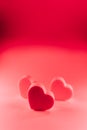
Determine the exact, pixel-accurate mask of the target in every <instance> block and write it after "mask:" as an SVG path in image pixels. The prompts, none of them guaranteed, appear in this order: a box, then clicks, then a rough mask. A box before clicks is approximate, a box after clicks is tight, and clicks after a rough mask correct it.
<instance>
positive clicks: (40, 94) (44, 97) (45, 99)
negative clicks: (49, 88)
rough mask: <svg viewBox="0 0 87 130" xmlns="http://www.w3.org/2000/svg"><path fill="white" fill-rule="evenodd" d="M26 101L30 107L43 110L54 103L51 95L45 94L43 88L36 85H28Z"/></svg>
mask: <svg viewBox="0 0 87 130" xmlns="http://www.w3.org/2000/svg"><path fill="white" fill-rule="evenodd" d="M28 101H29V103H30V107H31V108H32V109H33V110H36V111H45V110H48V109H50V108H52V106H53V105H54V98H53V96H52V95H50V94H46V92H45V90H44V89H43V88H42V87H40V86H38V85H33V86H32V87H30V89H29V91H28Z"/></svg>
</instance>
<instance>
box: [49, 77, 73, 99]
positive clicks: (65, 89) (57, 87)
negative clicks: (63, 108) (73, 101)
mask: <svg viewBox="0 0 87 130" xmlns="http://www.w3.org/2000/svg"><path fill="white" fill-rule="evenodd" d="M51 91H52V92H53V93H54V96H55V100H58V101H66V100H68V99H70V98H71V97H72V95H73V89H72V87H71V85H69V84H66V83H65V80H64V79H63V78H55V79H54V80H53V81H52V83H51Z"/></svg>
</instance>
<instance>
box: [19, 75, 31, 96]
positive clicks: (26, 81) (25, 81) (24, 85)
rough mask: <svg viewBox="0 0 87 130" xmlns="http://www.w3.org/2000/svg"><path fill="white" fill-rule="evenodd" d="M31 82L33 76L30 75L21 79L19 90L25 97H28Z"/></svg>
mask: <svg viewBox="0 0 87 130" xmlns="http://www.w3.org/2000/svg"><path fill="white" fill-rule="evenodd" d="M31 83H32V78H31V76H29V75H27V76H24V77H23V78H21V80H20V81H19V90H20V94H21V96H22V97H23V98H27V93H28V89H29V87H30V85H31Z"/></svg>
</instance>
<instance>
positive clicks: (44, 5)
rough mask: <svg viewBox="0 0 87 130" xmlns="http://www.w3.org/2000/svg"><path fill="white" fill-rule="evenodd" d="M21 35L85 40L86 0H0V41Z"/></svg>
mask: <svg viewBox="0 0 87 130" xmlns="http://www.w3.org/2000/svg"><path fill="white" fill-rule="evenodd" d="M23 38H28V39H32V40H36V39H39V40H50V41H54V40H55V41H64V42H65V41H76V42H77V43H75V46H76V44H78V45H77V46H79V44H80V42H79V41H81V42H82V44H83V43H87V1H86V0H80V1H79V0H73V1H70V0H44V1H42V0H22V1H20V0H1V1H0V43H1V44H2V43H3V41H6V40H8V39H10V40H13V39H23ZM43 44H45V43H43ZM46 44H47V43H46ZM50 44H54V43H50ZM56 44H57V45H58V44H59V43H58V42H57V43H56ZM69 44H70V43H63V44H60V45H61V46H66V45H67V47H69V46H71V45H69ZM72 44H73V45H74V42H73V43H72ZM85 45H86V44H85Z"/></svg>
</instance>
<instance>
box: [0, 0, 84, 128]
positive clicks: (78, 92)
mask: <svg viewBox="0 0 87 130" xmlns="http://www.w3.org/2000/svg"><path fill="white" fill-rule="evenodd" d="M0 27H2V28H1V29H0V45H1V47H0V130H15V129H16V130H19V129H21V130H29V129H30V130H34V129H38V130H41V129H42V130H43V129H46V130H70V129H71V130H73V129H74V130H77V129H78V130H86V129H87V123H86V122H87V104H86V102H87V79H86V77H87V2H86V1H84V0H83V1H78V0H76V1H75V0H74V1H72V2H71V1H68V0H66V1H65V0H62V1H56V0H54V1H52V0H51V1H49V0H48V1H46V0H45V1H39V0H38V1H36V0H32V1H27V0H25V1H21V2H20V1H8V2H7V1H5V0H4V1H0ZM24 75H31V76H32V77H33V79H34V80H36V81H38V82H40V83H43V84H44V85H45V86H46V89H47V90H48V89H49V87H50V83H51V81H52V79H53V78H54V77H58V76H61V77H63V78H64V79H65V81H66V82H68V83H70V84H71V85H72V87H73V91H74V95H73V98H72V99H71V100H69V101H66V102H59V101H55V105H54V108H53V109H52V110H50V111H45V112H36V111H32V110H31V109H30V107H29V104H28V101H27V99H23V98H22V97H21V95H20V92H19V86H18V83H19V80H20V78H21V77H23V76H24Z"/></svg>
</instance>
